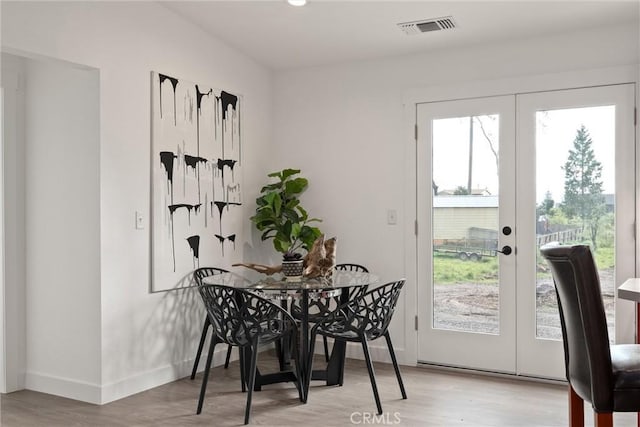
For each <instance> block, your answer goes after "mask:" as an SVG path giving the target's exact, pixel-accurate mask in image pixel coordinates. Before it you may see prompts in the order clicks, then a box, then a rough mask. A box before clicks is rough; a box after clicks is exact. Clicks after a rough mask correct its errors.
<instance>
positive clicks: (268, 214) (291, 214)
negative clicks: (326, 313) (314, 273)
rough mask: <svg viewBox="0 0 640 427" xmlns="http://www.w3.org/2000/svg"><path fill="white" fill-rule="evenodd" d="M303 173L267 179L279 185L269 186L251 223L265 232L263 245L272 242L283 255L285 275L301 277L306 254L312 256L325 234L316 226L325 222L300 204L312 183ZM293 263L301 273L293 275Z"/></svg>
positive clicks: (278, 174)
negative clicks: (301, 198) (320, 238)
mask: <svg viewBox="0 0 640 427" xmlns="http://www.w3.org/2000/svg"><path fill="white" fill-rule="evenodd" d="M299 174H300V170H299V169H283V170H281V171H278V172H272V173H270V174H268V175H267V176H268V177H269V178H275V179H276V181H275V182H272V183H270V184H267V185H265V186H264V187H262V189H261V190H260V196H259V197H258V198H257V199H256V214H255V215H254V216H252V217H251V218H250V219H251V221H252V222H253V223H254V224H255V226H256V228H257V229H258V230H259V231H261V232H262V236H261V239H262V240H263V241H265V240H269V239H271V240H272V241H273V247H274V249H275V250H276V251H278V252H281V253H282V254H283V273H284V274H285V275H288V276H301V275H302V269H303V258H302V257H303V253H302V251H305V252H308V251H309V249H310V248H311V246H312V245H313V242H315V240H316V239H317V238H318V237H320V235H321V234H322V232H321V231H320V229H319V228H318V227H314V226H313V225H311V224H313V223H317V222H321V221H322V220H321V219H318V218H310V217H309V214H308V213H307V211H306V210H305V209H304V208H303V207H302V205H301V204H300V195H301V194H302V193H303V192H304V191H305V190H306V189H307V187H308V186H309V181H308V180H307V179H306V178H304V177H302V176H299ZM291 263H294V264H296V265H299V267H297V268H299V270H295V271H289V270H290V265H291Z"/></svg>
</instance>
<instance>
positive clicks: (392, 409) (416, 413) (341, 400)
mask: <svg viewBox="0 0 640 427" xmlns="http://www.w3.org/2000/svg"><path fill="white" fill-rule="evenodd" d="M264 359H269V358H268V357H264ZM271 359H272V358H271ZM321 360H322V356H320V357H319V358H318V359H317V362H316V363H317V365H316V366H319V364H320V363H322V362H321ZM260 366H261V369H262V370H264V371H266V370H268V369H272V368H275V363H272V362H271V361H269V360H267V361H262V362H261V363H260ZM375 371H376V377H377V383H378V389H379V392H380V399H381V401H382V408H383V410H384V411H385V412H384V414H383V416H382V418H381V417H380V416H375V413H376V408H375V402H374V399H373V394H372V392H371V385H370V383H369V377H368V375H367V371H366V367H365V363H364V361H361V360H351V359H349V360H347V368H346V371H345V382H344V386H342V387H339V386H333V387H326V386H323V385H321V382H314V383H312V385H311V390H310V392H309V400H308V403H307V404H306V405H304V404H302V403H300V401H299V400H298V398H297V392H296V390H295V388H294V387H293V384H290V383H289V384H274V385H270V386H265V387H264V388H263V391H261V392H256V393H254V395H253V405H252V416H251V425H256V426H301V425H302V426H349V425H361V426H362V425H402V426H420V427H424V426H438V427H439V426H474V427H475V426H532V427H541V426H567V423H568V409H567V399H566V385H556V384H547V383H540V382H532V381H525V380H518V379H511V378H499V377H491V376H486V375H480V374H475V373H469V372H453V371H443V370H438V369H428V368H423V367H401V371H402V376H403V379H404V383H405V387H406V390H407V394H408V399H407V400H403V399H402V397H401V394H400V389H399V387H398V383H397V381H396V378H395V374H394V372H393V367H392V366H391V365H390V364H384V363H375ZM201 381H202V373H200V374H198V376H197V377H196V379H195V380H194V381H191V380H189V378H185V379H181V380H178V381H175V382H172V383H169V384H166V385H164V386H161V387H157V388H154V389H152V390H148V391H145V392H143V393H139V394H136V395H133V396H129V397H127V398H124V399H121V400H118V401H115V402H112V403H109V404H107V405H102V406H98V405H92V404H88V403H83V402H78V401H75V400H70V399H65V398H61V397H57V396H51V395H47V394H44V393H38V392H33V391H19V392H15V393H10V394H5V395H2V396H0V405H1V406H0V425H1V426H2V427H32V426H33V427H42V426H48V427H58V426H60V427H62V426H65V427H66V426H114V427H120V426H122V427H125V426H126V427H132V426H200V425H207V426H216V427H226V426H239V425H243V422H244V406H245V402H246V394H244V393H242V392H241V391H240V374H239V366H238V362H235V363H232V364H231V365H230V367H229V369H227V370H225V369H223V368H222V367H217V368H214V369H213V370H212V371H211V375H210V379H209V387H208V391H207V396H206V398H205V402H204V408H203V411H202V414H200V415H196V413H195V412H196V404H197V399H198V395H199V392H200V385H201ZM374 416H375V417H374ZM635 421H636V418H635V415H634V414H615V415H614V425H615V426H616V427H627V426H629V427H631V426H635V425H636V424H635ZM585 425H593V415H592V414H591V411H590V407H589V405H585Z"/></svg>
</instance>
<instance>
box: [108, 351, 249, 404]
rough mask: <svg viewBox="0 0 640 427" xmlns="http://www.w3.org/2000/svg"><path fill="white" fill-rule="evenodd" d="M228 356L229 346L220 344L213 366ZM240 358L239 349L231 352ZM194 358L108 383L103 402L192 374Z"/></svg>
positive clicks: (204, 355)
mask: <svg viewBox="0 0 640 427" xmlns="http://www.w3.org/2000/svg"><path fill="white" fill-rule="evenodd" d="M206 350H207V349H206V348H205V349H203V352H202V356H201V357H200V363H199V364H198V372H202V371H203V370H204V366H205V363H206V360H207V351H206ZM226 356H227V346H226V345H224V346H222V345H221V346H219V350H216V351H215V353H214V354H213V363H212V364H213V366H214V367H215V366H221V365H223V364H224V359H225V357H226ZM237 358H238V352H237V350H236V351H234V352H232V353H231V360H236V359H237ZM194 361H195V358H194V359H189V360H185V361H183V362H175V363H172V364H171V365H167V366H164V367H161V368H158V369H153V370H151V371H147V372H144V373H142V374H138V375H134V376H131V377H128V378H125V379H123V380H121V381H117V382H114V383H111V384H106V385H104V386H103V387H102V402H101V403H102V404H105V403H109V402H113V401H114V400H118V399H122V398H124V397H127V396H131V395H133V394H136V393H140V392H142V391H145V390H149V389H152V388H154V387H159V386H161V385H164V384H167V383H170V382H172V381H176V380H179V379H181V378H184V377H188V376H190V375H191V369H192V368H193V362H194Z"/></svg>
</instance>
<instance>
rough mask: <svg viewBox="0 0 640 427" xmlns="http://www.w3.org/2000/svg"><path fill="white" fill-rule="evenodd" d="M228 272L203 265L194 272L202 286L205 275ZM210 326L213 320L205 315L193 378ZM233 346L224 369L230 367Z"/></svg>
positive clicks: (194, 277) (229, 348) (195, 277)
mask: <svg viewBox="0 0 640 427" xmlns="http://www.w3.org/2000/svg"><path fill="white" fill-rule="evenodd" d="M228 272H229V271H227V270H224V269H222V268H217V267H202V268H198V269H197V270H195V271H194V272H193V280H194V282H195V283H196V285H197V286H202V285H203V283H202V279H204V278H205V277H209V276H213V275H216V274H222V273H228ZM210 326H211V322H209V316H204V325H202V334H200V343H199V344H198V351H197V352H196V360H195V361H194V362H193V369H192V370H191V379H194V378H195V377H196V371H197V370H198V364H199V363H200V356H201V355H202V347H204V342H205V340H206V339H207V332H208V331H209V327H210ZM232 348H233V347H232V346H231V345H230V346H229V347H228V348H227V356H226V357H225V359H224V369H227V368H228V367H229V359H230V358H231V349H232Z"/></svg>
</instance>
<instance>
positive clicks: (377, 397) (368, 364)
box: [361, 337, 382, 415]
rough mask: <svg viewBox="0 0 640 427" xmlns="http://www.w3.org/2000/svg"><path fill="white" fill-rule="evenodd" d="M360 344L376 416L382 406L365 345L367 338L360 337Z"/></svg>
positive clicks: (369, 356) (366, 345) (380, 412)
mask: <svg viewBox="0 0 640 427" xmlns="http://www.w3.org/2000/svg"><path fill="white" fill-rule="evenodd" d="M361 342H362V351H363V352H364V359H365V360H366V362H367V370H368V371H369V379H370V380H371V388H372V389H373V397H374V398H375V399H376V406H377V408H378V415H381V414H382V405H381V404H380V396H379V395H378V386H377V385H376V374H375V372H374V371H373V363H371V355H370V354H369V345H368V344H367V338H366V337H362V341H361Z"/></svg>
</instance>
